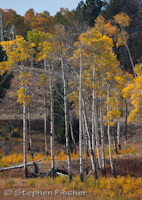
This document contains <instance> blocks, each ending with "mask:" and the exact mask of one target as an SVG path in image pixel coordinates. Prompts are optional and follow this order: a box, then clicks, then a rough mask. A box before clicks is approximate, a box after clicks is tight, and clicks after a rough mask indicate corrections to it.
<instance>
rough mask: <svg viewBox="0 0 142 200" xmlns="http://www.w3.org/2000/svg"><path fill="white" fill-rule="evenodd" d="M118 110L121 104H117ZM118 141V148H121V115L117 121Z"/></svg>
mask: <svg viewBox="0 0 142 200" xmlns="http://www.w3.org/2000/svg"><path fill="white" fill-rule="evenodd" d="M117 110H119V106H118V105H117ZM117 143H118V148H119V150H121V141H120V117H119V119H118V122H117Z"/></svg>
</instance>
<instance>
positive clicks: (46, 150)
mask: <svg viewBox="0 0 142 200" xmlns="http://www.w3.org/2000/svg"><path fill="white" fill-rule="evenodd" d="M44 138H45V152H46V155H48V148H47V109H46V85H44Z"/></svg>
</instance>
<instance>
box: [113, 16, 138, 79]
mask: <svg viewBox="0 0 142 200" xmlns="http://www.w3.org/2000/svg"><path fill="white" fill-rule="evenodd" d="M114 21H115V23H117V24H118V25H119V27H120V29H121V32H120V34H119V35H118V41H117V44H116V46H117V47H119V46H120V45H124V46H125V47H126V49H127V51H128V55H129V58H130V62H131V65H132V69H133V73H134V77H136V76H137V74H136V72H135V69H134V63H133V59H132V55H131V52H130V49H129V47H128V39H129V35H128V33H127V32H126V31H125V27H128V26H130V21H131V19H130V18H129V16H128V15H127V14H126V13H125V12H124V13H123V12H122V13H119V14H117V15H115V16H114Z"/></svg>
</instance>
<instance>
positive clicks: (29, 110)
mask: <svg viewBox="0 0 142 200" xmlns="http://www.w3.org/2000/svg"><path fill="white" fill-rule="evenodd" d="M28 121H29V135H30V151H31V156H32V157H33V144H32V132H31V108H30V106H28Z"/></svg>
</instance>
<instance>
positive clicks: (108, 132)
mask: <svg viewBox="0 0 142 200" xmlns="http://www.w3.org/2000/svg"><path fill="white" fill-rule="evenodd" d="M108 98H109V85H108V84H107V112H108V111H109V105H108ZM107 134H108V141H109V159H110V166H111V172H112V175H113V176H114V177H115V178H116V174H115V169H114V165H113V158H112V148H111V134H110V126H109V120H108V127H107Z"/></svg>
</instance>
